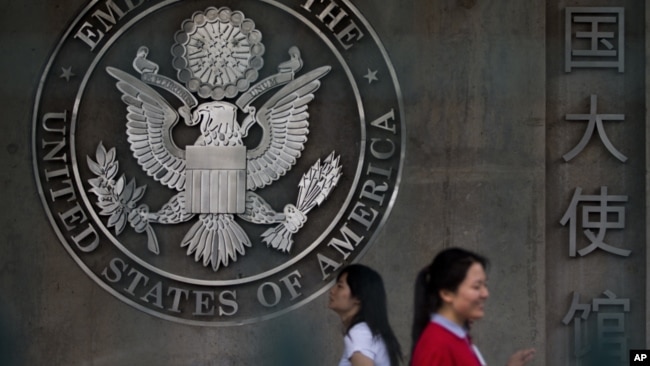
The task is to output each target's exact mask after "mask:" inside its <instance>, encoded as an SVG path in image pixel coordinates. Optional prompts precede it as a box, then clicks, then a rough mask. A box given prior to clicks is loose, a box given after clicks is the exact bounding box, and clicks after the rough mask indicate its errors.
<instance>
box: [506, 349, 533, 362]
mask: <svg viewBox="0 0 650 366" xmlns="http://www.w3.org/2000/svg"><path fill="white" fill-rule="evenodd" d="M534 357H535V349H534V348H528V349H522V350H519V351H517V352H515V353H513V354H512V356H510V359H508V364H507V365H506V366H524V365H525V364H527V363H528V362H530V361H531V360H532V359H533V358H534Z"/></svg>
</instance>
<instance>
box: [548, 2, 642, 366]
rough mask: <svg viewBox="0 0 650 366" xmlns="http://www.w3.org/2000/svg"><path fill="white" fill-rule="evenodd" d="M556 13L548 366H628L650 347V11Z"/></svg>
mask: <svg viewBox="0 0 650 366" xmlns="http://www.w3.org/2000/svg"><path fill="white" fill-rule="evenodd" d="M550 3H551V2H549V5H548V7H547V9H548V10H549V13H548V14H547V16H548V17H549V18H551V17H552V18H553V20H549V24H548V29H549V31H548V32H547V36H548V43H549V44H548V45H547V65H548V66H547V81H548V84H547V119H548V127H549V128H548V133H547V158H548V159H547V161H548V163H547V202H548V205H547V212H548V216H547V219H548V224H547V225H548V230H547V243H548V244H547V247H548V249H547V254H548V256H547V273H548V276H547V278H548V279H549V281H548V283H547V294H548V297H547V304H548V305H549V306H548V307H549V309H550V308H552V309H553V310H552V311H549V313H548V318H547V333H548V337H547V339H548V344H547V348H548V349H549V350H553V352H549V356H548V362H549V364H571V365H601V364H602V365H627V362H628V354H629V349H631V348H645V347H644V344H645V325H644V324H645V308H646V304H645V285H646V281H645V265H646V261H645V258H646V254H645V253H646V248H645V231H646V228H645V224H644V223H645V174H644V172H645V169H644V167H645V113H644V101H645V84H644V80H645V72H644V41H643V40H644V24H645V23H644V13H645V11H644V4H643V2H625V1H610V2H609V3H608V4H606V5H611V6H603V5H602V2H600V3H599V4H598V6H585V3H586V2H581V3H579V4H572V3H568V2H566V3H565V2H560V3H558V2H554V4H552V5H551V4H550ZM576 5H580V6H576Z"/></svg>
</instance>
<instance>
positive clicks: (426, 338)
mask: <svg viewBox="0 0 650 366" xmlns="http://www.w3.org/2000/svg"><path fill="white" fill-rule="evenodd" d="M411 366H481V363H480V362H479V359H478V357H477V356H476V354H475V353H474V350H473V349H472V346H471V345H470V343H469V341H468V340H467V339H463V338H459V337H458V336H457V335H455V334H454V333H452V332H450V331H449V330H447V329H445V328H444V327H443V326H441V325H439V324H437V323H434V322H429V324H428V325H427V327H426V328H424V332H422V335H421V336H420V339H419V340H418V342H417V344H416V346H415V349H414V350H413V359H412V360H411Z"/></svg>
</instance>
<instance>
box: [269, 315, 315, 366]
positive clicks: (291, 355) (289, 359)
mask: <svg viewBox="0 0 650 366" xmlns="http://www.w3.org/2000/svg"><path fill="white" fill-rule="evenodd" d="M276 320H277V321H274V322H273V325H270V326H269V327H268V328H266V329H265V331H264V332H263V337H262V338H263V339H266V342H264V344H260V345H259V349H260V351H261V354H263V355H265V356H268V358H266V359H265V364H266V365H269V366H287V365H315V364H317V363H315V362H318V361H317V360H314V355H315V354H316V353H315V350H316V349H318V348H319V347H318V343H319V342H321V341H322V340H321V339H320V334H319V332H318V331H317V330H316V329H313V327H310V326H309V324H308V323H309V322H306V321H301V319H298V318H295V317H290V316H283V317H280V318H278V319H276ZM310 328H311V329H310ZM321 348H322V344H321ZM266 361H268V363H266Z"/></svg>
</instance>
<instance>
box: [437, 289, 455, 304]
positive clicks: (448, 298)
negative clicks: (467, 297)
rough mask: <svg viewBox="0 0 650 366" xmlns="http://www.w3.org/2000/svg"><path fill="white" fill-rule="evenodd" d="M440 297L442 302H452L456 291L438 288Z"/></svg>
mask: <svg viewBox="0 0 650 366" xmlns="http://www.w3.org/2000/svg"><path fill="white" fill-rule="evenodd" d="M439 294H440V299H442V301H443V302H445V303H447V302H452V301H453V300H454V297H455V296H456V293H454V292H453V291H450V290H440V292H439Z"/></svg>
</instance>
